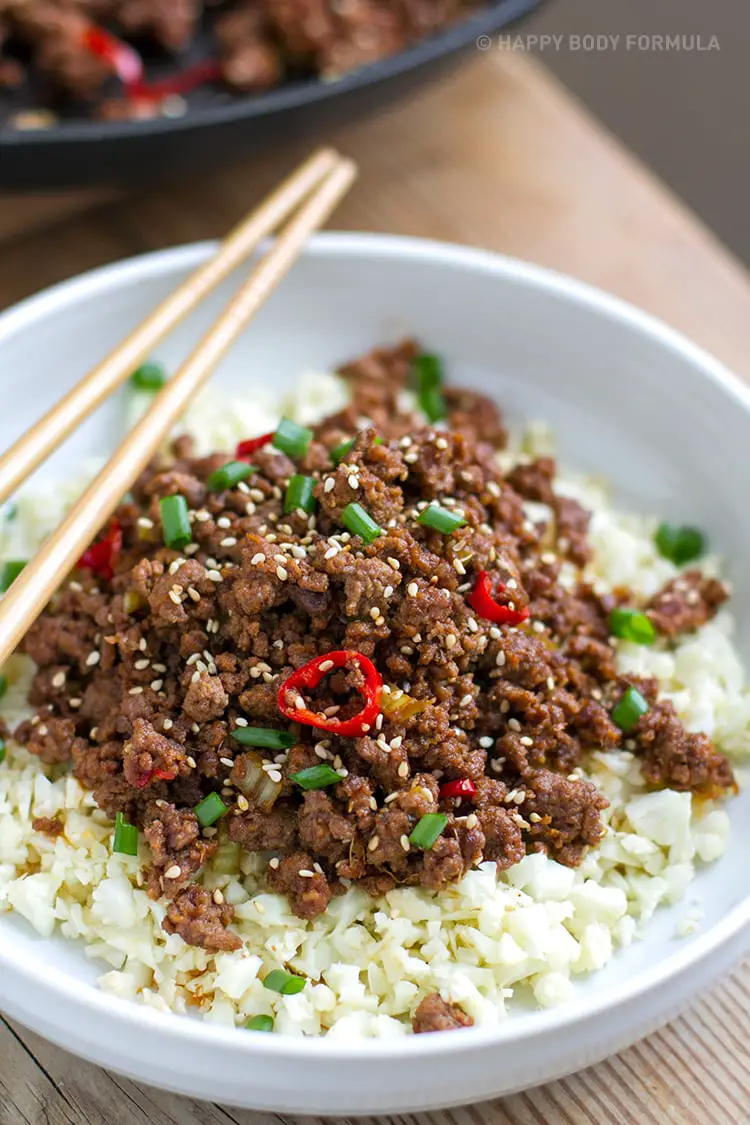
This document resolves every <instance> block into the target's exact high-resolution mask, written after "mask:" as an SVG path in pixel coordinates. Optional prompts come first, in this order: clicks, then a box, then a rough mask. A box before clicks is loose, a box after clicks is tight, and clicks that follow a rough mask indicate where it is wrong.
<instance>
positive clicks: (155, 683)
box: [151, 680, 164, 691]
mask: <svg viewBox="0 0 750 1125" xmlns="http://www.w3.org/2000/svg"><path fill="white" fill-rule="evenodd" d="M163 686H164V680H152V681H151V690H152V691H161V689H162V688H163Z"/></svg>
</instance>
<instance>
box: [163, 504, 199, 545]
mask: <svg viewBox="0 0 750 1125" xmlns="http://www.w3.org/2000/svg"><path fill="white" fill-rule="evenodd" d="M159 507H160V508H161V526H162V536H163V539H164V543H165V546H167V547H171V548H172V549H173V550H179V549H180V547H185V546H186V545H187V544H188V543H189V542H190V541H191V539H192V538H193V533H192V531H191V530H190V516H189V515H188V506H187V500H186V499H185V497H184V496H164V497H163V498H162V499H161V500H160V501H159Z"/></svg>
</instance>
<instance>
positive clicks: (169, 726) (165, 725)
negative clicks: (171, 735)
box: [162, 719, 174, 730]
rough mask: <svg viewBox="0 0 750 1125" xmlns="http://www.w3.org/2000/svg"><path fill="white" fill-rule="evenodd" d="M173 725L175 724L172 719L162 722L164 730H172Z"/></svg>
mask: <svg viewBox="0 0 750 1125" xmlns="http://www.w3.org/2000/svg"><path fill="white" fill-rule="evenodd" d="M173 726H174V723H173V722H172V720H171V719H165V720H164V722H163V723H162V727H163V728H164V730H171V729H172V727H173Z"/></svg>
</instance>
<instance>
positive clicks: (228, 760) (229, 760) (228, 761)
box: [219, 758, 234, 770]
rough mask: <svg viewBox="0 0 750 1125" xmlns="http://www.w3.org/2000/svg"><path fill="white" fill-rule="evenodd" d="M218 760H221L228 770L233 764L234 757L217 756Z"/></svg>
mask: <svg viewBox="0 0 750 1125" xmlns="http://www.w3.org/2000/svg"><path fill="white" fill-rule="evenodd" d="M219 761H220V762H221V764H222V765H223V766H228V767H229V769H230V770H231V768H232V766H233V765H234V759H233V758H219Z"/></svg>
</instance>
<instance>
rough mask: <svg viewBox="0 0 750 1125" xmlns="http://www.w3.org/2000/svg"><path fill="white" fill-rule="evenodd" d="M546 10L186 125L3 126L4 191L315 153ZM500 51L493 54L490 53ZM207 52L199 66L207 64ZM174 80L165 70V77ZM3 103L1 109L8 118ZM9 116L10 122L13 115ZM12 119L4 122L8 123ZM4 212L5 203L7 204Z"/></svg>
mask: <svg viewBox="0 0 750 1125" xmlns="http://www.w3.org/2000/svg"><path fill="white" fill-rule="evenodd" d="M541 2H542V0H496V2H495V3H494V4H492V5H491V6H490V7H488V8H484V9H482V10H480V11H479V12H478V13H477V14H476V15H474V16H472V17H471V18H469V19H466V20H463V21H462V22H461V23H458V24H455V25H453V26H452V27H450V28H448V29H447V30H445V31H443V32H441V33H439V34H438V35H435V36H432V37H431V38H429V39H425V40H423V41H422V42H420V43H418V44H416V46H414V47H411V48H410V49H409V50H406V51H402V52H401V53H400V54H398V55H394V56H393V57H391V58H388V59H384V60H382V61H381V62H376V63H372V64H371V65H369V66H366V67H363V68H362V69H361V70H359V71H356V72H354V73H352V74H349V75H346V76H345V77H343V78H341V79H338V80H337V81H335V82H322V81H320V80H318V79H309V78H308V79H303V80H300V81H296V82H294V81H293V82H290V83H288V84H287V85H284V86H281V87H279V88H278V89H276V90H272V91H270V92H269V93H264V94H256V95H245V96H237V95H232V94H229V93H227V92H224V91H220V90H218V89H216V88H208V87H206V88H202V89H199V90H196V91H195V92H194V93H192V94H190V95H189V97H188V99H187V112H186V113H185V114H184V116H181V117H177V118H167V117H160V118H157V119H152V120H148V121H136V122H134V121H123V122H120V121H117V122H114V121H113V122H101V121H93V120H87V119H86V118H85V117H70V118H67V119H63V120H61V121H60V123H59V124H56V125H54V126H52V127H51V128H48V129H34V130H17V129H12V128H8V127H2V126H1V125H0V189H2V190H7V191H25V190H34V189H46V188H60V187H73V186H81V185H91V184H124V183H131V184H138V183H141V184H142V183H144V182H145V183H148V182H152V181H153V180H155V179H163V178H165V177H166V176H170V177H171V176H174V175H180V174H186V173H189V172H190V171H191V169H195V168H206V167H207V166H209V167H210V165H211V163H212V162H216V161H219V160H222V159H224V158H226V157H229V156H237V155H241V154H242V152H243V151H245V152H251V151H253V150H254V149H259V148H270V147H272V146H273V143H274V140H277V139H280V138H283V139H285V140H286V139H287V138H288V137H289V136H291V135H299V134H300V133H302V134H304V135H305V136H307V137H309V139H310V142H311V143H314V142H316V141H319V140H320V139H322V138H324V137H325V136H326V135H327V134H329V133H330V130H331V129H332V128H334V127H335V126H336V125H339V124H343V123H345V122H347V121H351V120H354V119H356V118H357V117H360V118H362V117H366V116H368V115H369V114H372V113H374V112H375V111H377V110H378V109H380V108H381V107H382V106H385V105H388V104H389V103H391V102H394V101H396V100H398V99H400V98H404V97H406V96H408V94H409V92H410V91H411V90H412V89H414V88H415V87H416V86H417V85H418V84H419V83H420V82H422V81H423V80H424V79H426V78H428V77H433V78H434V77H436V76H437V75H439V74H440V72H441V70H443V69H445V68H447V67H448V66H449V65H450V64H451V62H453V61H455V59H456V57H457V56H458V55H459V54H460V53H462V52H465V53H468V52H469V51H477V50H480V49H488V50H493V51H497V50H499V49H500V48H499V46H498V32H499V31H500V30H501V29H502V28H506V27H508V25H510V24H512V23H514V22H515V21H516V20H518V19H520V18H521V17H522V16H525V15H527V14H528V13H530V12H531V11H533V10H534V9H535V8H536V7H538V6H539V4H540V3H541ZM488 41H490V42H491V46H490V47H486V43H487V42H488ZM477 44H480V46H477ZM208 49H209V48H208V44H207V42H204V43H200V42H199V43H197V44H195V46H194V48H193V53H192V54H191V56H190V57H189V58H188V59H186V60H182V64H183V65H184V64H185V62H187V63H190V62H191V61H195V60H196V59H200V58H201V57H205V56H206V52H207V50H208ZM165 73H166V74H167V75H168V74H169V71H168V70H167V71H166V72H165V71H164V69H161V70H159V69H157V70H156V71H155V76H156V77H157V78H161V77H164V76H165ZM35 94H36V92H35V91H34V90H33V89H27V90H24V91H21V92H20V94H16V95H14V98H15V100H14V103H13V106H12V108H13V110H14V111H15V110H18V109H24V108H30V107H32V106H35V105H38V95H37V96H35ZM1 109H2V102H0V110H1ZM5 109H6V112H7V109H8V105H7V103H6V105H5ZM2 117H3V114H2V112H0V121H1V120H2ZM0 207H2V200H1V199H0Z"/></svg>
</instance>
